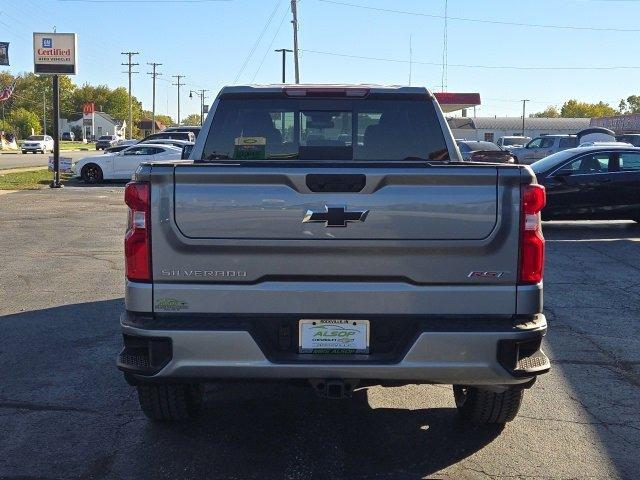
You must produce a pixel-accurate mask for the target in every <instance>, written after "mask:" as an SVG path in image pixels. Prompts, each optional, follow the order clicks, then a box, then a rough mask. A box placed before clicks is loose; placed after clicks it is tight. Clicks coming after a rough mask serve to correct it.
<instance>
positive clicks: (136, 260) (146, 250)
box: [124, 182, 151, 282]
mask: <svg viewBox="0 0 640 480" xmlns="http://www.w3.org/2000/svg"><path fill="white" fill-rule="evenodd" d="M124 201H125V203H126V204H127V205H128V207H129V217H128V221H127V233H126V234H125V236H124V256H125V264H126V272H127V278H128V279H129V280H132V281H136V282H148V281H150V280H151V188H150V185H149V183H148V182H129V183H127V186H126V187H125V189H124Z"/></svg>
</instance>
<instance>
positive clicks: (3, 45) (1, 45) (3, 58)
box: [0, 42, 9, 65]
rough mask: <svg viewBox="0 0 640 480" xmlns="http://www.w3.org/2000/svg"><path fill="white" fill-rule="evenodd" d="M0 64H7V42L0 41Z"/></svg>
mask: <svg viewBox="0 0 640 480" xmlns="http://www.w3.org/2000/svg"><path fill="white" fill-rule="evenodd" d="M0 65H9V42H0Z"/></svg>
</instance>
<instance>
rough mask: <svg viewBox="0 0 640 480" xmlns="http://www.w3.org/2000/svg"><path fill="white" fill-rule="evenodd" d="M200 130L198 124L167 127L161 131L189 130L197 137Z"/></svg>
mask: <svg viewBox="0 0 640 480" xmlns="http://www.w3.org/2000/svg"><path fill="white" fill-rule="evenodd" d="M200 130H202V127H201V126H200V125H198V126H195V125H180V126H179V127H167V128H165V129H164V130H163V132H191V133H193V134H194V135H195V136H196V138H198V134H199V133H200Z"/></svg>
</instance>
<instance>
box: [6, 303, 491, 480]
mask: <svg viewBox="0 0 640 480" xmlns="http://www.w3.org/2000/svg"><path fill="white" fill-rule="evenodd" d="M123 307H124V306H123V301H122V299H114V300H107V301H98V302H90V303H81V304H72V305H64V306H60V307H53V308H48V309H44V310H37V311H29V312H23V313H18V314H12V315H5V316H0V332H1V333H2V336H3V342H2V347H0V378H1V379H2V382H0V418H1V421H2V423H3V430H4V432H5V435H4V438H5V439H9V438H10V439H11V441H3V440H2V439H0V458H4V459H6V460H5V461H4V463H3V462H1V461H0V477H4V476H8V477H11V478H13V477H15V478H36V477H37V478H41V477H42V478H44V477H47V478H71V477H73V478H76V477H77V478H135V479H142V478H154V479H155V478H243V479H246V478H260V479H268V478H274V479H276V478H277V479H281V478H349V479H355V478H374V477H375V478H383V479H391V478H398V479H418V478H423V477H425V476H427V475H429V474H432V473H434V472H437V471H439V470H441V469H442V468H445V467H447V466H449V465H452V464H455V463H456V462H459V461H460V460H462V459H464V458H466V457H468V456H469V455H471V454H473V453H474V452H476V451H478V450H480V449H482V448H483V447H484V446H485V445H487V444H488V443H490V442H491V441H493V440H494V439H495V438H496V437H497V436H498V435H499V434H500V429H475V428H471V427H468V426H466V425H463V424H462V422H461V421H459V419H458V417H457V414H456V412H455V409H453V408H433V409H419V410H409V409H402V408H371V407H370V405H369V403H368V401H367V395H366V391H365V390H364V389H363V390H358V391H357V392H356V393H355V395H354V398H353V399H351V400H345V401H338V402H334V401H325V400H321V399H318V398H316V397H315V394H314V393H313V392H312V390H311V388H301V387H297V386H293V385H289V384H218V385H210V386H208V389H207V400H206V409H205V412H204V413H203V415H202V417H201V418H200V419H199V420H198V421H194V422H189V423H184V424H154V423H152V422H150V421H148V420H147V419H146V418H145V417H144V416H143V414H142V412H141V411H140V409H139V406H138V404H137V399H136V396H135V391H134V389H133V388H132V387H130V386H128V385H127V384H126V383H125V381H124V379H123V378H122V375H121V374H120V372H118V371H117V369H116V367H115V357H116V354H117V352H118V351H119V349H120V345H121V337H120V331H119V324H118V314H119V313H120V311H121V310H122V308H123ZM434 388H435V387H434Z"/></svg>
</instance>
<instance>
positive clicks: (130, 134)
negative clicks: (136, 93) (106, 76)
mask: <svg viewBox="0 0 640 480" xmlns="http://www.w3.org/2000/svg"><path fill="white" fill-rule="evenodd" d="M120 54H121V55H127V57H128V58H129V59H128V61H127V63H123V64H122V65H125V66H128V67H129V71H128V72H124V73H128V74H129V139H132V138H133V110H132V108H131V74H132V73H139V72H133V71H131V68H132V67H134V66H136V65H139V63H132V62H131V59H132V57H133V56H134V55H140V53H138V52H121V53H120Z"/></svg>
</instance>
